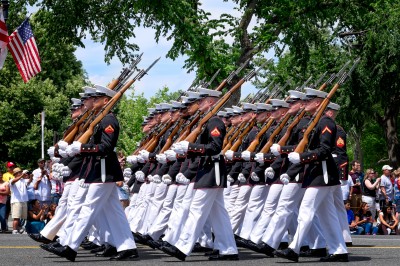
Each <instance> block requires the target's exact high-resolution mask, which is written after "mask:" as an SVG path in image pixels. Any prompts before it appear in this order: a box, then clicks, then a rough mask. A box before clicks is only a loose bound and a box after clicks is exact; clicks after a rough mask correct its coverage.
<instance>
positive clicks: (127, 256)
mask: <svg viewBox="0 0 400 266" xmlns="http://www.w3.org/2000/svg"><path fill="white" fill-rule="evenodd" d="M138 257H139V254H138V251H137V249H136V248H134V249H127V250H123V251H120V252H118V253H117V255H115V256H112V257H111V258H110V260H132V259H135V258H138Z"/></svg>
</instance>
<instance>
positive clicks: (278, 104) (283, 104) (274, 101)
mask: <svg viewBox="0 0 400 266" xmlns="http://www.w3.org/2000/svg"><path fill="white" fill-rule="evenodd" d="M271 104H272V107H284V108H289V104H288V103H287V102H285V101H284V100H281V99H271Z"/></svg>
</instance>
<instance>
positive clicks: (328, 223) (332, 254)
mask: <svg viewBox="0 0 400 266" xmlns="http://www.w3.org/2000/svg"><path fill="white" fill-rule="evenodd" d="M306 93H307V96H308V97H310V96H312V95H315V98H314V99H312V100H310V102H309V103H308V104H307V106H306V111H308V112H311V113H313V112H315V111H316V110H317V108H318V107H319V106H320V104H321V102H322V100H323V99H322V97H325V95H326V93H324V92H322V91H317V90H313V89H306ZM336 132H337V129H336V124H335V122H334V120H333V119H332V118H330V117H328V116H322V117H321V118H320V120H319V121H318V124H317V125H316V127H315V128H314V132H313V134H312V136H311V137H310V141H309V146H308V151H305V152H303V153H301V154H299V153H296V152H292V153H290V154H289V155H288V158H289V160H290V161H291V162H292V163H293V164H294V165H296V164H304V165H306V166H305V173H304V181H303V187H305V188H306V191H305V194H304V197H303V200H302V202H301V205H300V210H299V216H298V227H297V230H296V234H295V235H294V237H293V241H292V243H291V244H290V245H289V248H288V249H285V250H282V251H277V252H276V254H277V255H278V256H279V257H282V258H286V259H289V260H292V261H298V254H299V252H300V247H301V244H302V242H303V240H304V239H305V237H306V236H307V234H308V233H309V232H310V228H311V225H312V222H313V219H314V217H315V216H316V214H317V213H318V218H319V220H320V222H321V224H323V225H324V227H323V229H324V230H323V236H324V238H325V240H326V243H327V246H328V252H329V255H328V256H327V257H324V258H321V261H324V262H325V261H348V255H347V249H346V244H345V241H344V239H343V234H342V232H341V228H340V227H339V226H338V224H339V220H338V217H337V212H336V208H335V205H334V197H333V194H334V190H335V189H336V187H337V186H338V185H339V184H340V183H339V171H338V169H337V166H336V163H335V161H334V159H333V156H332V152H333V150H334V146H335V141H336ZM292 166H293V165H292ZM292 166H291V167H292ZM335 186H336V187H335Z"/></svg>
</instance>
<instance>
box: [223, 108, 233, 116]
mask: <svg viewBox="0 0 400 266" xmlns="http://www.w3.org/2000/svg"><path fill="white" fill-rule="evenodd" d="M225 110H226V114H227V115H233V114H234V110H233V108H230V107H225Z"/></svg>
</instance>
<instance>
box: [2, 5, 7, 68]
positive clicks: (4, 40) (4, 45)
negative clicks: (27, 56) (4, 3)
mask: <svg viewBox="0 0 400 266" xmlns="http://www.w3.org/2000/svg"><path fill="white" fill-rule="evenodd" d="M7 43H8V31H7V25H6V22H5V20H4V16H3V8H2V7H0V69H2V68H3V64H4V61H5V60H6V57H7Z"/></svg>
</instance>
